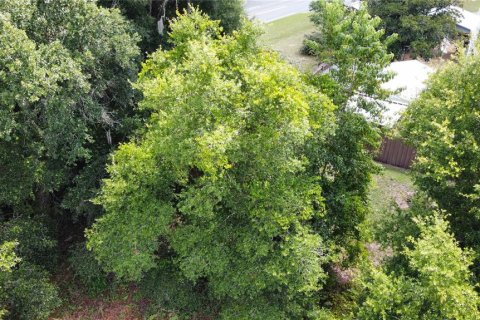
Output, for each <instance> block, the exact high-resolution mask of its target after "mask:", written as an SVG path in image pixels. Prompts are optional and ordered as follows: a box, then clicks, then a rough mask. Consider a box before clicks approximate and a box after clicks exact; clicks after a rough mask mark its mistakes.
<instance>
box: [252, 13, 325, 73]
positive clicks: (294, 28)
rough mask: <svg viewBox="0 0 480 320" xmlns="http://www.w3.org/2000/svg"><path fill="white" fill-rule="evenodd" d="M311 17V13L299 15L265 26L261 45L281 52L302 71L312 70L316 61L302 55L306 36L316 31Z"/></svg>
mask: <svg viewBox="0 0 480 320" xmlns="http://www.w3.org/2000/svg"><path fill="white" fill-rule="evenodd" d="M309 16H310V14H309V13H299V14H295V15H292V16H289V17H286V18H283V19H279V20H276V21H273V22H270V23H268V24H265V26H264V27H265V34H263V35H262V37H261V38H260V43H261V44H263V45H265V46H267V47H269V48H272V49H274V50H276V51H278V52H280V54H281V55H282V57H283V58H285V59H286V60H287V61H289V62H290V63H292V64H293V65H295V66H297V67H298V68H300V69H301V70H303V71H310V70H312V69H313V67H314V66H315V65H316V60H315V59H314V58H313V57H309V56H305V55H302V54H301V53H300V49H301V47H302V43H303V39H304V38H305V35H306V34H309V33H312V32H313V31H314V30H315V27H314V25H313V23H312V22H311V21H310V18H309Z"/></svg>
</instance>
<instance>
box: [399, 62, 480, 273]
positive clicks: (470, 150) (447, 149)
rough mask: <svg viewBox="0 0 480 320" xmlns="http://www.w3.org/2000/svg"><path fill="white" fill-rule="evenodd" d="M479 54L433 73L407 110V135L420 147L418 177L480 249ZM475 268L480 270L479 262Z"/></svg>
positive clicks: (461, 235) (464, 238)
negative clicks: (426, 85) (423, 90)
mask: <svg viewBox="0 0 480 320" xmlns="http://www.w3.org/2000/svg"><path fill="white" fill-rule="evenodd" d="M479 72H480V56H478V55H476V56H470V57H465V58H461V59H460V61H459V63H456V64H453V63H451V64H449V65H447V66H446V67H445V68H443V69H442V70H440V71H439V72H438V73H436V74H435V75H433V76H432V78H431V79H430V82H429V83H428V88H427V89H426V90H425V92H424V93H423V94H422V95H421V96H420V98H419V99H418V100H417V101H415V102H414V103H413V104H412V105H411V106H410V107H409V108H408V109H407V111H406V113H405V114H404V117H403V120H402V123H401V127H402V131H403V135H404V137H405V138H407V139H408V140H409V142H410V143H411V144H412V145H413V146H414V147H415V148H416V151H417V158H416V161H415V164H414V170H415V173H416V174H415V182H416V184H417V185H418V187H419V188H420V189H421V190H424V191H425V192H426V193H427V194H428V196H430V197H431V198H433V199H434V200H435V202H436V203H437V204H438V205H439V207H440V208H441V209H444V210H445V211H447V212H448V213H449V216H448V220H449V221H450V224H451V226H452V230H453V232H454V234H455V236H456V237H457V240H458V241H459V242H460V244H461V245H462V246H468V247H472V248H473V249H474V250H475V251H476V252H477V253H479V252H480V234H479V233H478V230H479V228H480V215H479V213H480V212H479V208H480V197H479V190H480V189H479V187H478V186H479V185H480V166H479V163H480V136H479V134H478V132H479V131H478V123H479V122H480V108H479V105H478V101H479V99H480V88H479V86H478V75H479ZM475 268H476V269H477V271H476V272H477V274H478V268H477V266H476V267H475Z"/></svg>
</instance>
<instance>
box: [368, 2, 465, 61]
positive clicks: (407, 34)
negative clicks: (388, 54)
mask: <svg viewBox="0 0 480 320" xmlns="http://www.w3.org/2000/svg"><path fill="white" fill-rule="evenodd" d="M367 3H368V10H369V12H370V14H371V15H372V16H378V17H380V18H381V19H382V25H383V27H384V28H385V31H386V34H387V35H391V34H394V33H397V34H398V35H399V37H398V41H397V42H395V43H394V44H392V45H391V47H390V48H391V50H392V51H393V52H395V54H396V55H397V56H400V55H401V54H402V53H404V52H406V51H408V50H411V52H412V53H413V54H414V55H419V56H421V57H424V58H431V57H432V55H433V49H435V48H437V47H438V46H440V44H441V43H442V41H443V39H445V38H452V37H454V36H455V33H456V26H455V23H456V19H457V18H458V11H457V10H455V9H453V8H452V6H455V5H458V4H459V3H460V2H459V1H458V0H422V1H417V0H401V1H398V0H367Z"/></svg>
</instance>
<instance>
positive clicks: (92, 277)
mask: <svg viewBox="0 0 480 320" xmlns="http://www.w3.org/2000/svg"><path fill="white" fill-rule="evenodd" d="M68 262H69V263H70V267H71V268H72V269H73V276H74V279H75V280H76V281H77V282H79V283H80V284H81V285H82V287H83V288H85V289H86V291H87V293H88V294H89V295H91V296H97V295H99V294H100V293H102V292H103V291H105V290H106V289H107V287H108V279H107V274H106V273H105V272H104V271H103V270H102V268H101V266H100V265H99V264H98V262H97V260H95V257H94V256H93V253H92V252H91V251H88V250H87V248H86V247H85V243H84V242H81V243H78V244H76V245H75V246H74V247H73V249H72V250H70V257H69V258H68Z"/></svg>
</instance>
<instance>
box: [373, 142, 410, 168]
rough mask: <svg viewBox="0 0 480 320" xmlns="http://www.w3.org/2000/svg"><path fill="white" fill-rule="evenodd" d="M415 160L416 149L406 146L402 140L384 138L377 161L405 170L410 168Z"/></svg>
mask: <svg viewBox="0 0 480 320" xmlns="http://www.w3.org/2000/svg"><path fill="white" fill-rule="evenodd" d="M414 159H415V149H414V148H412V147H410V146H408V145H406V144H405V143H404V142H403V141H402V140H401V139H390V138H387V137H384V138H383V141H382V145H381V147H380V150H379V153H378V155H377V157H376V158H375V160H377V161H378V162H381V163H385V164H389V165H392V166H395V167H400V168H404V169H408V168H410V166H411V165H412V162H413V160H414Z"/></svg>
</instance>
